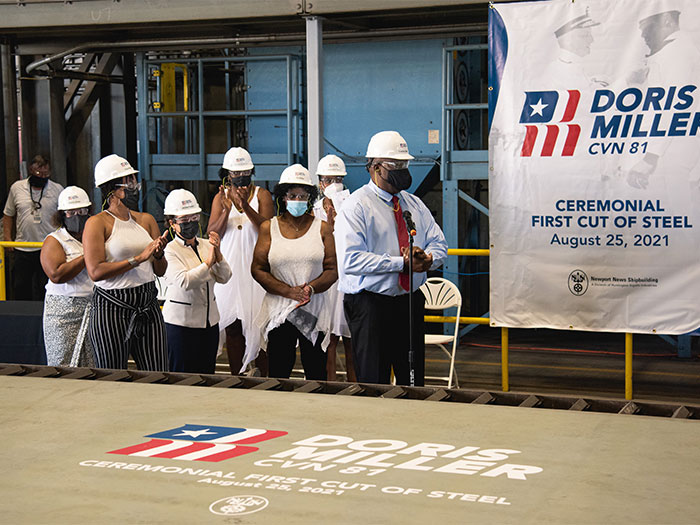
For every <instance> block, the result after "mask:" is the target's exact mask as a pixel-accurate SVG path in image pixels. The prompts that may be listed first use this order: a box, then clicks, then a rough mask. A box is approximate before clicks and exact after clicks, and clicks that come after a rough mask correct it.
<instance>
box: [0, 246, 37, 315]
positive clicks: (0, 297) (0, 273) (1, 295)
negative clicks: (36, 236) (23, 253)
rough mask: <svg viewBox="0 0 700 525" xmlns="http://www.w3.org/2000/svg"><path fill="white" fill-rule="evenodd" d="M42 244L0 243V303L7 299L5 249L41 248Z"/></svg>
mask: <svg viewBox="0 0 700 525" xmlns="http://www.w3.org/2000/svg"><path fill="white" fill-rule="evenodd" d="M43 245H44V243H43V242H17V241H0V301H5V300H6V299H7V293H5V290H6V283H5V248H10V247H12V248H41V247H42V246H43Z"/></svg>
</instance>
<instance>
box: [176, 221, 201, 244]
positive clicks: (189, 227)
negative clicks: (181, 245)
mask: <svg viewBox="0 0 700 525" xmlns="http://www.w3.org/2000/svg"><path fill="white" fill-rule="evenodd" d="M198 233H199V223H198V222H186V223H184V224H180V237H182V238H183V239H187V240H189V239H194V238H195V237H196V236H197V234H198Z"/></svg>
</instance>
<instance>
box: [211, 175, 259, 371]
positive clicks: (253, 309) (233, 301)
mask: <svg viewBox="0 0 700 525" xmlns="http://www.w3.org/2000/svg"><path fill="white" fill-rule="evenodd" d="M259 191H260V188H259V187H257V186H256V187H255V193H253V198H252V199H251V200H250V206H251V208H253V209H254V210H255V211H259V202H258V193H259ZM257 241H258V230H257V228H256V227H255V225H254V224H253V223H252V222H250V219H249V218H248V216H247V215H246V214H245V213H242V212H239V211H238V210H237V209H236V207H235V206H232V207H231V211H230V212H229V214H228V222H227V224H226V232H225V233H224V235H223V237H222V238H221V253H222V255H223V256H224V259H226V260H227V261H228V264H229V266H230V267H231V273H232V275H233V277H231V279H229V281H228V282H227V283H225V284H219V283H216V284H215V285H214V294H215V295H216V302H217V304H218V306H219V314H220V315H221V318H220V320H219V328H220V329H221V332H220V337H219V348H221V347H222V346H223V344H224V341H225V340H226V332H225V328H226V327H227V326H229V325H231V324H233V322H234V321H236V319H240V320H241V325H242V329H243V336H244V337H245V353H244V355H243V368H241V372H243V370H245V367H246V366H247V365H248V363H250V362H251V361H253V360H254V359H255V358H256V357H257V356H258V352H259V351H260V330H259V329H258V327H257V326H256V325H255V317H256V316H257V315H258V312H259V311H260V305H261V304H262V300H263V297H264V296H265V290H264V289H263V287H262V286H260V285H259V284H258V283H257V281H256V280H255V279H253V276H252V275H251V273H250V265H251V263H252V262H253V249H254V248H255V243H256V242H257Z"/></svg>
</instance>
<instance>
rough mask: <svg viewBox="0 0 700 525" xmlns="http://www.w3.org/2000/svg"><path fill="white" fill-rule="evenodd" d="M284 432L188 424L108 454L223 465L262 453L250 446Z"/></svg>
mask: <svg viewBox="0 0 700 525" xmlns="http://www.w3.org/2000/svg"><path fill="white" fill-rule="evenodd" d="M286 435H287V432H284V431H282V430H264V429H259V428H234V427H217V426H205V425H190V424H185V425H182V426H180V427H177V428H173V429H170V430H165V431H163V432H157V433H155V434H149V435H147V436H145V437H147V438H152V439H151V440H150V441H146V442H145V443H140V444H138V445H133V446H130V447H126V448H120V449H118V450H112V451H110V452H108V454H123V455H125V456H136V457H147V458H167V459H179V460H183V461H209V462H219V461H223V460H225V459H231V458H234V457H237V456H242V455H244V454H250V453H251V452H256V451H257V450H259V449H258V448H257V447H253V446H250V445H254V444H258V443H261V442H263V441H268V440H270V439H274V438H278V437H280V436H286Z"/></svg>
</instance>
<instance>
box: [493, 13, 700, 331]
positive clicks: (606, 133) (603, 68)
mask: <svg viewBox="0 0 700 525" xmlns="http://www.w3.org/2000/svg"><path fill="white" fill-rule="evenodd" d="M489 33H490V34H489V37H490V45H491V49H490V61H491V70H490V86H491V89H492V91H491V98H490V101H489V103H490V109H491V117H492V123H491V129H490V136H489V147H490V151H489V158H490V163H491V166H490V167H491V172H490V173H491V178H490V183H489V188H490V228H491V232H490V234H491V240H490V245H491V257H490V270H491V312H490V315H491V320H492V324H494V325H496V326H510V327H549V328H563V329H576V330H598V331H613V332H636V333H668V334H681V333H686V332H689V331H691V330H693V329H695V328H697V327H698V326H700V89H698V87H697V86H698V85H700V51H699V48H700V2H698V1H697V0H615V1H614V2H611V1H609V0H576V2H572V1H571V0H556V1H542V2H523V3H514V4H495V6H494V7H493V8H492V9H491V10H490V19H489Z"/></svg>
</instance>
